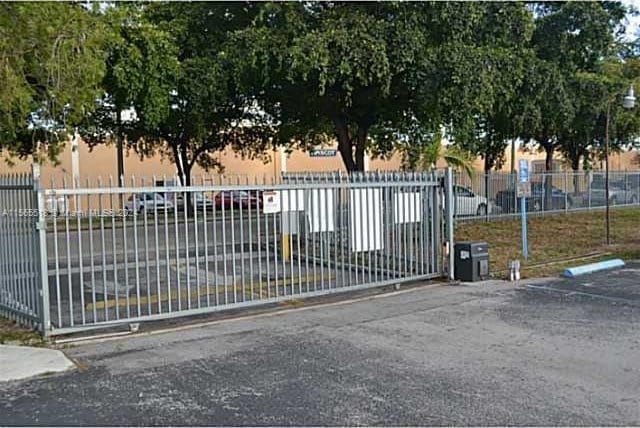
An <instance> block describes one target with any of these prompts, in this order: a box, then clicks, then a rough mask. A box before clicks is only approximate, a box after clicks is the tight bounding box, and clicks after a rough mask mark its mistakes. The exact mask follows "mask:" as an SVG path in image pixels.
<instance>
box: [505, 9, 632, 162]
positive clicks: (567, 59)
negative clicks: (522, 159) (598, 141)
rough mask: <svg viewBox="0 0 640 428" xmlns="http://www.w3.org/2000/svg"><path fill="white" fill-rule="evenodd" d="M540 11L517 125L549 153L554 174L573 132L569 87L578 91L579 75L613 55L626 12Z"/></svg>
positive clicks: (572, 110) (525, 137) (573, 111)
mask: <svg viewBox="0 0 640 428" xmlns="http://www.w3.org/2000/svg"><path fill="white" fill-rule="evenodd" d="M536 12H537V15H538V18H537V19H536V22H535V24H536V26H535V30H534V33H533V38H532V47H533V50H534V52H535V57H534V58H532V59H531V60H530V65H529V67H528V73H527V74H526V76H525V81H524V84H523V85H522V91H521V93H520V94H519V98H520V99H521V100H522V102H523V104H524V106H525V107H524V109H523V113H522V114H521V115H520V117H519V119H518V120H517V122H518V123H519V125H520V131H521V133H520V134H521V136H522V137H523V139H524V140H525V141H529V142H533V143H534V144H535V145H537V146H538V148H539V149H540V150H542V151H544V152H545V154H546V156H545V167H546V170H547V171H551V167H552V161H553V155H554V153H555V151H556V150H557V149H558V148H559V147H560V146H562V145H563V143H564V140H563V138H562V137H566V136H568V135H571V133H572V131H571V123H572V120H573V117H574V115H576V105H574V102H573V95H574V93H573V92H572V91H571V86H572V85H574V86H575V85H577V86H580V84H579V83H576V81H575V79H576V78H577V77H576V76H577V73H593V72H597V70H598V68H599V67H600V66H601V63H602V59H603V58H607V57H609V56H610V55H611V54H612V53H614V50H615V48H616V47H617V46H618V44H617V43H616V35H618V34H619V33H618V32H619V31H620V30H619V28H620V25H619V24H620V22H621V20H622V19H623V18H624V16H625V13H626V8H625V7H624V6H623V5H621V4H619V3H614V2H605V3H597V2H583V3H577V2H565V3H540V4H537V5H536ZM577 108H578V109H579V108H580V107H579V106H578V107H577ZM572 144H573V143H572V142H570V141H569V142H568V145H572ZM567 148H568V149H569V150H571V148H569V147H567Z"/></svg>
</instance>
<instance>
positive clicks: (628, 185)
mask: <svg viewBox="0 0 640 428" xmlns="http://www.w3.org/2000/svg"><path fill="white" fill-rule="evenodd" d="M632 181H633V180H631V181H628V180H625V181H620V180H618V181H613V180H610V181H609V195H608V198H609V205H621V204H637V203H638V188H637V187H636V186H634V183H633V182H632ZM605 185H606V183H605V179H604V177H602V176H599V175H598V176H596V177H593V181H592V182H591V186H590V188H589V189H588V190H587V191H586V192H585V193H584V194H583V199H584V203H585V204H591V206H600V205H605V204H606V199H605V193H606V186H605Z"/></svg>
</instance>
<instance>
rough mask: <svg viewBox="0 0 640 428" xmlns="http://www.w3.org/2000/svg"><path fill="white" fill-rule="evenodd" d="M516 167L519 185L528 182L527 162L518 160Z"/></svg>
mask: <svg viewBox="0 0 640 428" xmlns="http://www.w3.org/2000/svg"><path fill="white" fill-rule="evenodd" d="M518 166H519V168H518V178H519V179H520V182H521V183H526V182H527V181H529V161H528V160H526V159H520V161H519V162H518Z"/></svg>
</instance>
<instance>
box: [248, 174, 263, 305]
mask: <svg viewBox="0 0 640 428" xmlns="http://www.w3.org/2000/svg"><path fill="white" fill-rule="evenodd" d="M246 184H247V192H248V194H249V204H248V207H247V211H248V212H247V217H248V222H249V223H248V228H249V237H248V238H249V290H250V292H249V293H250V294H249V296H250V299H251V300H253V296H254V294H253V293H254V289H253V286H254V284H253V283H254V279H253V277H254V276H255V271H254V270H253V213H252V211H253V205H254V201H256V202H255V204H256V209H259V208H258V207H259V205H258V191H257V190H256V191H255V192H253V191H252V190H250V189H249V176H247V183H246ZM258 239H260V237H258Z"/></svg>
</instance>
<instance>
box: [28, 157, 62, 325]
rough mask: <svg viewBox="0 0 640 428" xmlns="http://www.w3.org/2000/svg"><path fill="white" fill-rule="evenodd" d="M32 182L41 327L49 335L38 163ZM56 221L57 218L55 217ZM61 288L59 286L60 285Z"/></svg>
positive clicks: (45, 245) (43, 208)
mask: <svg viewBox="0 0 640 428" xmlns="http://www.w3.org/2000/svg"><path fill="white" fill-rule="evenodd" d="M32 180H33V181H32V184H33V194H34V199H35V201H34V203H35V205H36V207H37V209H38V223H39V227H38V229H39V230H38V240H37V243H38V245H37V248H36V253H37V254H38V255H39V256H40V265H39V270H40V274H39V275H37V276H36V277H39V279H40V284H39V285H40V293H41V296H40V297H41V303H40V307H41V310H40V321H41V323H42V326H41V329H42V334H43V335H44V336H47V335H48V334H49V331H50V330H51V321H50V312H49V308H50V307H49V266H48V260H47V257H48V255H47V228H46V224H47V223H46V218H45V201H44V194H43V191H42V189H41V188H40V167H39V165H37V164H35V163H34V164H33V169H32ZM54 222H55V219H54ZM58 288H59V287H58Z"/></svg>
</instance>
